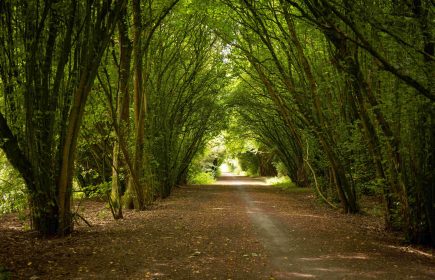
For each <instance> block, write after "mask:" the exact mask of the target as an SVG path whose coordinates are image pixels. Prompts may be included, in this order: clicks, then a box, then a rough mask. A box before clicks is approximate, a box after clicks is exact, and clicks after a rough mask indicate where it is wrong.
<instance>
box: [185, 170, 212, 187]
mask: <svg viewBox="0 0 435 280" xmlns="http://www.w3.org/2000/svg"><path fill="white" fill-rule="evenodd" d="M187 182H188V183H189V184H192V185H208V184H212V183H214V182H215V178H214V176H213V174H212V173H211V172H204V171H203V172H197V173H194V172H192V173H189V178H188V181H187Z"/></svg>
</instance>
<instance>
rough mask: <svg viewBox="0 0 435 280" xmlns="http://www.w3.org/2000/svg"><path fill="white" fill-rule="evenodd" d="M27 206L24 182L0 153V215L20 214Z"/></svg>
mask: <svg viewBox="0 0 435 280" xmlns="http://www.w3.org/2000/svg"><path fill="white" fill-rule="evenodd" d="M27 206H28V204H27V191H26V186H25V183H24V180H23V179H22V178H21V176H20V174H19V173H18V172H17V171H16V170H15V169H14V168H13V167H12V166H11V165H10V163H9V162H8V161H7V159H6V156H5V155H4V153H3V152H0V214H6V213H10V212H21V211H23V210H24V209H25V208H27Z"/></svg>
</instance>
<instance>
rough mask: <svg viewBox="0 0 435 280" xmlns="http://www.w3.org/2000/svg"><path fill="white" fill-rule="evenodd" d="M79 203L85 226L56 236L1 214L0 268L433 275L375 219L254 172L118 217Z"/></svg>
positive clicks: (98, 274)
mask: <svg viewBox="0 0 435 280" xmlns="http://www.w3.org/2000/svg"><path fill="white" fill-rule="evenodd" d="M79 209H80V212H81V213H82V215H83V216H84V217H85V218H86V219H87V220H88V221H89V222H90V223H91V224H92V225H93V226H92V227H87V226H86V225H78V226H77V227H76V232H75V233H74V234H72V235H71V236H69V237H66V238H64V239H50V240H41V239H38V238H37V237H36V236H35V234H34V233H32V232H29V231H25V230H24V228H25V225H23V223H22V222H20V221H19V220H18V218H17V217H16V215H5V216H3V217H0V267H3V268H5V269H6V270H8V271H10V273H11V275H12V279H33V280H34V279H307V278H308V279H310V278H317V279H435V257H434V252H433V251H431V250H429V249H424V248H417V247H410V246H407V245H405V244H403V243H401V242H400V240H399V239H398V238H397V237H396V236H394V235H392V234H388V233H385V232H384V231H383V230H382V222H381V221H380V219H379V218H376V217H371V216H368V215H343V214H340V213H338V212H337V211H335V210H331V209H329V208H327V207H326V206H324V205H321V204H319V203H318V202H316V201H315V198H314V196H313V194H312V193H311V192H308V191H304V192H288V191H282V190H280V189H278V188H275V187H271V186H267V185H266V184H265V183H264V182H263V180H262V179H249V178H246V177H235V176H227V177H222V178H221V180H220V181H218V183H217V184H215V185H211V186H188V187H182V188H179V189H176V190H175V191H174V193H173V195H172V196H171V197H170V198H169V199H167V200H164V201H161V202H159V203H158V204H157V206H156V207H155V209H153V210H151V211H144V212H137V211H130V210H126V211H125V213H124V215H125V219H124V220H119V221H114V220H113V219H112V218H111V214H110V211H109V210H108V209H107V208H105V205H104V203H103V202H98V201H90V200H88V201H84V202H82V203H81V205H80V207H79ZM0 269H1V268H0ZM0 279H1V273H0Z"/></svg>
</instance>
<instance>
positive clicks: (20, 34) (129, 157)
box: [0, 0, 435, 245]
mask: <svg viewBox="0 0 435 280" xmlns="http://www.w3.org/2000/svg"><path fill="white" fill-rule="evenodd" d="M433 25H434V6H433V1H430V0H402V1H397V0H387V1H374V0H370V1H350V0H295V1H290V0H273V1H269V0H255V1H254V0H220V1H214V0H207V1H206V0H162V1H152V0H83V1H82V0H80V1H78V0H72V1H71V0H57V1H52V0H4V1H0V66H1V67H0V87H1V94H0V99H1V102H0V146H1V148H2V151H3V152H2V155H1V158H0V161H1V164H2V166H3V170H2V183H1V184H0V189H1V192H2V197H0V203H2V204H3V205H4V206H3V208H2V211H3V210H4V211H6V210H5V209H6V208H9V209H13V208H14V206H13V205H12V204H11V201H12V200H14V199H15V200H16V203H20V202H19V201H25V202H21V203H23V204H26V205H28V207H29V209H30V210H31V211H30V219H31V226H32V228H33V229H34V230H36V231H38V232H39V233H40V234H41V235H45V236H48V235H50V236H51V235H55V236H64V235H66V234H69V233H70V232H71V231H72V230H73V225H74V219H75V217H74V214H73V211H72V207H73V205H74V198H75V197H76V196H75V195H74V194H75V192H77V191H78V190H81V191H83V190H84V191H85V193H86V195H88V194H89V193H95V192H98V193H100V194H101V195H102V196H103V197H104V198H105V199H107V201H108V203H109V204H110V207H111V209H112V213H113V216H114V218H116V219H119V218H122V216H123V213H122V209H123V208H134V209H138V210H145V209H147V208H148V207H149V206H150V205H151V204H152V203H153V202H154V201H155V200H156V199H157V198H165V197H167V196H169V195H170V193H171V190H172V189H173V188H174V187H176V186H179V185H182V184H186V183H188V182H189V181H190V180H191V178H193V177H194V175H195V174H197V173H199V172H201V170H203V169H204V168H209V169H210V168H211V170H212V171H216V167H217V165H220V164H221V163H222V161H223V159H224V157H225V154H228V153H230V152H229V151H231V153H232V154H233V156H234V157H238V158H239V161H240V163H241V165H242V166H243V165H244V166H245V168H244V169H251V170H252V172H251V173H259V174H261V175H269V176H274V175H276V174H277V172H279V173H281V174H285V175H288V177H290V178H291V180H292V182H294V183H295V184H296V185H297V186H298V187H300V188H307V187H312V188H315V189H316V193H317V194H318V195H319V196H321V197H322V198H323V200H324V201H327V202H328V203H329V204H330V205H332V206H334V207H341V209H342V211H343V212H344V213H358V212H359V211H361V207H360V199H361V197H362V196H365V195H373V196H378V197H379V198H381V199H380V200H379V207H380V208H381V209H382V215H383V217H384V220H385V227H386V229H388V230H399V231H402V232H403V234H404V236H405V237H406V238H407V240H409V241H410V242H414V243H426V244H432V245H435V177H434V175H435V110H434V109H435V108H434V106H435V103H434V101H435V92H434V88H435V87H434V69H435V67H434V34H433V30H434V26H433ZM235 139H236V140H237V139H238V140H239V141H238V143H237V141H235ZM246 139H249V141H244V140H246ZM222 141H227V142H229V143H232V144H228V147H227V148H226V151H222V150H219V149H216V148H213V143H215V145H214V146H216V142H222ZM242 142H243V143H242ZM247 142H248V143H247ZM250 143H251V144H250ZM243 144H244V145H243ZM230 146H231V147H230ZM241 146H244V148H245V150H244V151H243V152H239V153H236V152H235V151H237V150H240V147H241ZM214 173H216V172H214ZM214 175H215V174H214ZM5 178H6V179H5ZM20 199H21V200H20ZM7 203H9V204H7ZM7 205H9V206H7Z"/></svg>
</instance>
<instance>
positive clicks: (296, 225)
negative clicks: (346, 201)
mask: <svg viewBox="0 0 435 280" xmlns="http://www.w3.org/2000/svg"><path fill="white" fill-rule="evenodd" d="M217 184H222V185H228V184H231V185H235V186H236V188H237V190H238V192H237V195H238V196H239V197H240V198H241V199H242V201H243V202H244V203H245V205H246V206H245V207H246V212H247V214H248V216H249V218H250V220H251V223H252V224H253V226H254V230H255V232H256V234H257V237H258V239H259V240H260V241H261V244H262V245H263V247H264V248H265V251H266V254H267V258H268V260H269V261H270V264H271V267H272V275H273V278H276V279H306V278H308V279H435V267H434V266H433V265H434V264H435V263H434V262H433V261H434V258H433V257H429V256H426V258H425V257H423V258H422V256H424V255H425V253H424V252H420V251H418V250H413V249H411V248H406V247H401V246H397V245H393V244H388V243H384V242H385V241H381V240H380V239H379V238H378V237H379V236H377V235H376V231H375V232H373V231H370V229H371V230H373V229H375V228H374V227H373V226H374V224H373V223H374V220H370V218H368V217H362V216H343V215H340V214H339V215H340V216H337V214H338V213H333V212H331V211H328V210H326V209H323V210H322V209H319V208H318V207H314V206H315V205H311V207H310V205H309V201H310V200H312V197H311V195H310V194H308V195H307V193H305V194H304V193H299V194H298V193H293V194H288V195H283V194H282V193H281V191H279V190H278V189H276V188H273V187H270V186H267V185H266V184H264V183H263V182H262V181H260V180H255V179H251V178H247V177H240V176H231V175H230V174H228V175H227V176H225V177H222V178H221V180H220V181H218V183H217ZM316 208H317V209H316ZM319 210H320V211H319ZM364 218H366V220H364ZM341 220H342V221H341ZM368 230H369V231H368ZM406 251H407V252H406ZM405 252H406V253H405ZM419 254H420V255H419ZM426 261H429V262H426Z"/></svg>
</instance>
